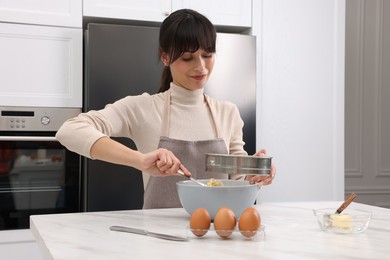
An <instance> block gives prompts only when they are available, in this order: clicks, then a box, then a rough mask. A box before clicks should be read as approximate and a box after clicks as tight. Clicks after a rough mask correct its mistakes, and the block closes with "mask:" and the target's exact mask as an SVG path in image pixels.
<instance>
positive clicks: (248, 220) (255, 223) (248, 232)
mask: <svg viewBox="0 0 390 260" xmlns="http://www.w3.org/2000/svg"><path fill="white" fill-rule="evenodd" d="M260 226H261V217H260V213H259V212H258V211H257V210H256V209H255V208H247V209H245V210H244V211H243V212H242V214H241V216H240V218H239V220H238V229H239V230H240V232H241V234H242V235H243V236H245V237H252V236H255V235H256V233H257V230H258V229H259V227H260Z"/></svg>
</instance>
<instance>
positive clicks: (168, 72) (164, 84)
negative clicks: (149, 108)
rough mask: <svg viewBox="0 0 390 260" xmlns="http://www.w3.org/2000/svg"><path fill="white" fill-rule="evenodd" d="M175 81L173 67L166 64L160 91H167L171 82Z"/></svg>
mask: <svg viewBox="0 0 390 260" xmlns="http://www.w3.org/2000/svg"><path fill="white" fill-rule="evenodd" d="M172 81H173V78H172V73H171V69H170V68H169V66H165V67H164V69H163V71H162V75H161V86H160V89H159V90H158V93H161V92H165V91H167V90H168V89H169V88H170V84H171V82H172Z"/></svg>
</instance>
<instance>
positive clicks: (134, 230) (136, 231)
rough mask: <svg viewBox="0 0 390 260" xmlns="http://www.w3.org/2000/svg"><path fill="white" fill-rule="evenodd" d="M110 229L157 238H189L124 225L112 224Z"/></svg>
mask: <svg viewBox="0 0 390 260" xmlns="http://www.w3.org/2000/svg"><path fill="white" fill-rule="evenodd" d="M110 230H111V231H119V232H127V233H133V234H139V235H144V236H151V237H157V238H161V239H167V240H173V241H188V239H187V238H185V237H179V236H172V235H167V234H161V233H155V232H149V231H147V230H143V229H138V228H130V227H123V226H111V227H110Z"/></svg>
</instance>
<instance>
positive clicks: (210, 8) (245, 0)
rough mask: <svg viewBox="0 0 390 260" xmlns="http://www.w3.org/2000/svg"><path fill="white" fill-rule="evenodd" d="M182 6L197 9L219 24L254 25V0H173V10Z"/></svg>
mask: <svg viewBox="0 0 390 260" xmlns="http://www.w3.org/2000/svg"><path fill="white" fill-rule="evenodd" d="M182 8H190V9H194V10H197V11H198V12H200V13H202V14H203V15H205V16H207V17H208V18H209V19H210V20H211V22H212V23H213V24H215V25H217V26H219V25H220V26H238V27H248V28H250V27H251V26H252V0H238V1H225V0H213V1H209V0H172V11H175V10H178V9H182Z"/></svg>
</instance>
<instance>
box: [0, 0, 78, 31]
mask: <svg viewBox="0 0 390 260" xmlns="http://www.w3.org/2000/svg"><path fill="white" fill-rule="evenodd" d="M1 21H2V22H13V23H27V24H41V25H54V26H65V27H76V28H81V27H82V0H17V1H15V0H1V1H0V22H1Z"/></svg>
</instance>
